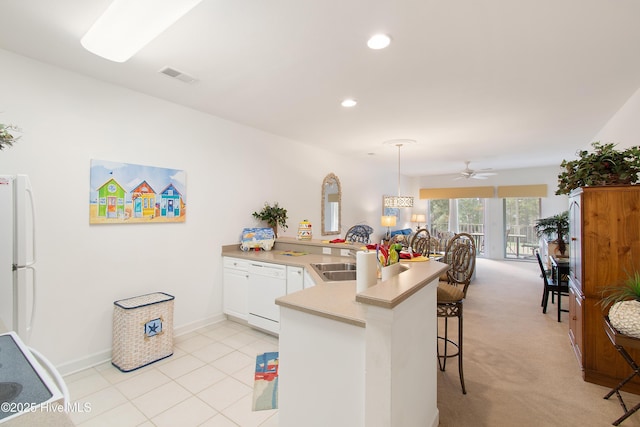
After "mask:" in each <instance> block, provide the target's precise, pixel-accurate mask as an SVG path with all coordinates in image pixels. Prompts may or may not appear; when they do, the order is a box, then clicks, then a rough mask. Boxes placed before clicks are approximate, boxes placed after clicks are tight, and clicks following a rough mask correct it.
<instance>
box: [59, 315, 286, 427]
mask: <svg viewBox="0 0 640 427" xmlns="http://www.w3.org/2000/svg"><path fill="white" fill-rule="evenodd" d="M267 351H278V339H277V338H275V337H273V336H271V335H267V334H263V333H261V332H259V331H256V330H253V329H251V328H249V327H246V326H244V325H240V324H238V323H235V322H232V321H224V322H220V323H217V324H215V325H211V326H207V327H205V328H202V329H198V330H197V331H194V332H191V333H189V334H186V335H183V336H180V337H176V339H175V346H174V354H173V356H171V357H169V358H167V359H164V360H162V361H159V362H156V363H153V364H151V365H149V366H146V367H144V368H141V369H138V370H135V371H133V372H129V373H123V372H120V371H119V370H118V369H116V368H115V367H113V366H112V365H111V363H105V364H103V365H99V366H96V367H94V368H90V369H86V370H84V371H81V372H78V373H75V374H71V375H68V376H66V377H65V380H66V382H67V385H68V387H69V392H70V394H71V400H72V402H78V403H79V404H80V405H82V404H84V403H85V402H86V403H90V404H91V411H87V412H80V411H78V412H72V413H71V414H70V416H71V419H72V420H73V422H74V423H75V424H76V425H78V426H80V427H94V426H118V427H124V426H144V427H146V426H158V427H160V426H172V427H173V426H177V425H179V426H181V427H189V426H207V427H234V426H242V427H254V426H260V427H277V425H278V411H277V410H268V411H255V412H254V411H252V410H251V402H252V396H253V374H254V368H255V360H256V356H257V355H258V354H260V353H264V352H267Z"/></svg>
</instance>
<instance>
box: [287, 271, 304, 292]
mask: <svg viewBox="0 0 640 427" xmlns="http://www.w3.org/2000/svg"><path fill="white" fill-rule="evenodd" d="M303 273H304V268H302V267H291V266H287V293H288V294H290V293H293V292H298V291H301V290H302V289H303V288H304V276H303Z"/></svg>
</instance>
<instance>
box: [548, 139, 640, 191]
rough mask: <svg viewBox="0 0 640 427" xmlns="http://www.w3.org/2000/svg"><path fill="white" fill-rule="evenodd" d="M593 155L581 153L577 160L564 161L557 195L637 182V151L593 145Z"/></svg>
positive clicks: (639, 163) (639, 165) (639, 160)
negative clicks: (594, 187) (579, 189)
mask: <svg viewBox="0 0 640 427" xmlns="http://www.w3.org/2000/svg"><path fill="white" fill-rule="evenodd" d="M591 145H592V146H593V150H594V151H593V152H591V153H590V152H588V151H587V150H580V151H578V152H577V153H576V154H577V155H578V157H579V158H578V159H577V160H570V161H567V160H563V161H562V163H561V164H560V167H562V168H564V170H563V171H562V172H561V173H560V174H559V175H558V190H557V191H556V194H558V195H560V194H569V193H570V192H571V191H572V190H574V189H576V188H579V187H589V186H598V185H629V184H635V183H636V182H638V173H640V147H639V146H634V147H629V148H627V149H624V150H616V148H615V147H616V144H612V143H609V144H601V143H599V142H594V143H592V144H591Z"/></svg>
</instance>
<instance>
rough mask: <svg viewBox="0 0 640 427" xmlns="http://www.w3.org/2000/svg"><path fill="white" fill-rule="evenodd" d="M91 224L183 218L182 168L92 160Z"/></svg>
mask: <svg viewBox="0 0 640 427" xmlns="http://www.w3.org/2000/svg"><path fill="white" fill-rule="evenodd" d="M90 171H91V172H90V195H89V223H90V224H136V223H145V224H149V223H151V224H152V223H166V222H185V219H186V212H187V193H186V174H185V172H184V171H183V170H179V169H168V168H160V167H155V166H142V165H134V164H130V163H122V162H113V161H107V160H91V168H90Z"/></svg>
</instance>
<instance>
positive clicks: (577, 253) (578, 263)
mask: <svg viewBox="0 0 640 427" xmlns="http://www.w3.org/2000/svg"><path fill="white" fill-rule="evenodd" d="M580 205H581V197H580V195H576V196H572V197H571V198H570V199H569V271H570V272H569V274H570V276H571V278H572V279H573V281H574V284H575V285H576V286H577V287H578V289H582V213H581V211H580Z"/></svg>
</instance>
